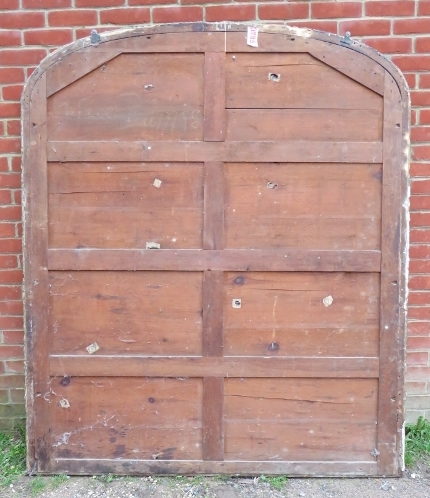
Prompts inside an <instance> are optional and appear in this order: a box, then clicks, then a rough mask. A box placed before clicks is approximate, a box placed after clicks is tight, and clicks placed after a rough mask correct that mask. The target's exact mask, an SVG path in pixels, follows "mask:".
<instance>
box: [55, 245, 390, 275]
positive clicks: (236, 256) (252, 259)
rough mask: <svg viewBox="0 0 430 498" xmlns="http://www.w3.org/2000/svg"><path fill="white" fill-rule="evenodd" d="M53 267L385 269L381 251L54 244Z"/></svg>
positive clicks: (257, 269) (246, 269) (259, 269)
mask: <svg viewBox="0 0 430 498" xmlns="http://www.w3.org/2000/svg"><path fill="white" fill-rule="evenodd" d="M48 267H49V269H50V270H79V271H82V270H133V271H137V270H148V271H149V270H152V271H154V270H161V271H163V270H169V271H181V270H183V271H209V270H211V271H222V270H225V271H228V270H230V271H353V272H379V271H380V269H381V253H380V252H379V251H344V250H341V251H312V250H290V249H270V250H262V249H253V250H243V249H238V250H232V249H225V250H223V251H209V250H207V251H202V250H191V249H190V250H186V249H181V250H169V249H164V250H163V249H162V250H133V249H117V250H116V249H88V248H81V249H75V250H71V249H70V250H69V249H49V250H48Z"/></svg>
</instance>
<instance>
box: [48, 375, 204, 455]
mask: <svg viewBox="0 0 430 498" xmlns="http://www.w3.org/2000/svg"><path fill="white" fill-rule="evenodd" d="M51 380H52V382H51V387H52V391H53V393H52V394H51V396H50V397H49V401H50V403H47V405H48V406H49V408H50V413H51V420H52V426H50V432H51V438H52V447H53V457H54V458H79V459H81V458H82V459H85V458H125V459H133V458H138V459H145V460H153V461H156V460H159V459H161V460H176V459H179V460H182V459H184V460H201V458H202V447H201V440H202V380H201V379H181V380H179V379H160V378H156V379H147V378H146V379H142V378H133V377H131V378H130V377H128V378H120V377H110V378H103V377H89V378H84V377H78V378H77V377H73V378H70V377H63V378H56V379H51ZM54 393H55V394H54ZM60 400H67V402H68V405H69V406H68V408H62V407H61V406H60ZM45 403H46V401H45Z"/></svg>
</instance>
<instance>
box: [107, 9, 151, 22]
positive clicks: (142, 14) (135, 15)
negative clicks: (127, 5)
mask: <svg viewBox="0 0 430 498" xmlns="http://www.w3.org/2000/svg"><path fill="white" fill-rule="evenodd" d="M149 20H150V11H149V9H148V8H139V7H135V8H132V9H110V10H105V11H102V12H100V21H101V23H102V24H140V23H143V22H149Z"/></svg>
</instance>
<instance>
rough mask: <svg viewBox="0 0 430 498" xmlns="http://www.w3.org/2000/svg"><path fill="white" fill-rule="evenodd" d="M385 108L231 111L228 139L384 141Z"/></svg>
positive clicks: (228, 114) (227, 113)
mask: <svg viewBox="0 0 430 498" xmlns="http://www.w3.org/2000/svg"><path fill="white" fill-rule="evenodd" d="M382 106H383V102H382V100H381V109H227V111H226V115H227V134H226V139H227V140H237V141H239V140H289V141H290V140H293V141H295V140H321V141H324V140H327V141H333V142H348V141H351V142H367V141H369V142H378V141H382V114H383V113H382Z"/></svg>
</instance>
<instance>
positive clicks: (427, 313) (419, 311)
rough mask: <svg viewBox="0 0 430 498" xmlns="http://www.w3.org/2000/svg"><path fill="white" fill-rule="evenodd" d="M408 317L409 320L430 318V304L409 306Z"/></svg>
mask: <svg viewBox="0 0 430 498" xmlns="http://www.w3.org/2000/svg"><path fill="white" fill-rule="evenodd" d="M408 318H409V320H428V319H430V307H429V306H420V307H416V306H409V307H408Z"/></svg>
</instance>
